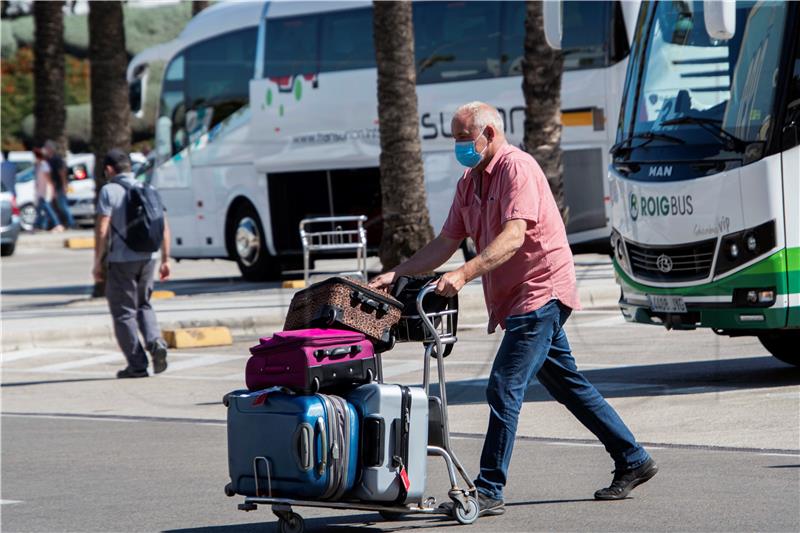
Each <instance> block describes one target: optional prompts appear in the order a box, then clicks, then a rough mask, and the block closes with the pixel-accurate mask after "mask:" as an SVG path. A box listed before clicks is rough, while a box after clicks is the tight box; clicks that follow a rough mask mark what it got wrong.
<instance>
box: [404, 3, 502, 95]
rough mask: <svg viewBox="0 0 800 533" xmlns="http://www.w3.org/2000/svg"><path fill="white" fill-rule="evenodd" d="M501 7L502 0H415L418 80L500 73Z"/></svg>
mask: <svg viewBox="0 0 800 533" xmlns="http://www.w3.org/2000/svg"><path fill="white" fill-rule="evenodd" d="M500 6H501V4H500V3H499V2H419V3H415V4H414V39H415V43H414V47H415V55H416V63H417V83H418V84H425V83H440V82H446V81H462V80H473V79H483V78H495V77H498V76H500V75H501V72H500V70H501V69H500V51H499V46H500Z"/></svg>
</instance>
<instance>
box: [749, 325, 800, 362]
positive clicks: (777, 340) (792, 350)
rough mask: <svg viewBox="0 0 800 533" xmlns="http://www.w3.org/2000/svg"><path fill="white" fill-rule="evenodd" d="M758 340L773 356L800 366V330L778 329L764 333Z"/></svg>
mask: <svg viewBox="0 0 800 533" xmlns="http://www.w3.org/2000/svg"><path fill="white" fill-rule="evenodd" d="M758 340H760V341H761V344H762V345H764V348H766V349H767V351H769V353H771V354H772V355H773V356H775V357H776V358H778V359H780V360H781V361H783V362H784V363H789V364H790V365H794V366H800V351H799V350H798V349H797V345H798V344H800V330H778V331H770V332H769V333H762V334H761V335H759V336H758Z"/></svg>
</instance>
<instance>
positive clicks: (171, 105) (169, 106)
mask: <svg viewBox="0 0 800 533" xmlns="http://www.w3.org/2000/svg"><path fill="white" fill-rule="evenodd" d="M183 86H184V60H183V54H181V55H178V56H176V57H175V58H174V59H173V60H172V61H171V62H170V64H169V65H168V66H167V70H166V73H165V74H164V82H163V85H162V87H161V99H160V102H159V106H158V120H157V121H156V153H157V154H158V160H159V162H162V161H165V160H167V159H169V158H170V157H171V156H172V155H174V154H176V153H178V152H179V151H181V150H182V149H183V147H184V146H185V136H186V135H185V131H184V124H183V123H182V122H181V121H180V117H178V116H177V115H182V114H183V112H182V108H183V107H184V94H183V93H184V88H183ZM176 119H178V120H176Z"/></svg>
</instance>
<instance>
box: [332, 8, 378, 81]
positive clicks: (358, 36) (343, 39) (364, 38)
mask: <svg viewBox="0 0 800 533" xmlns="http://www.w3.org/2000/svg"><path fill="white" fill-rule="evenodd" d="M321 24H322V36H321V46H320V66H319V70H320V72H333V71H337V70H355V69H360V68H374V67H375V47H374V43H373V41H372V10H371V9H356V10H350V11H333V12H331V13H326V14H324V15H323V16H322V22H321Z"/></svg>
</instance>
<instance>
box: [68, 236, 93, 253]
mask: <svg viewBox="0 0 800 533" xmlns="http://www.w3.org/2000/svg"><path fill="white" fill-rule="evenodd" d="M64 248H69V249H71V250H85V249H87V248H94V237H70V238H69V239H64Z"/></svg>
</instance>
